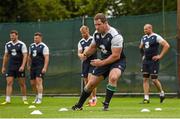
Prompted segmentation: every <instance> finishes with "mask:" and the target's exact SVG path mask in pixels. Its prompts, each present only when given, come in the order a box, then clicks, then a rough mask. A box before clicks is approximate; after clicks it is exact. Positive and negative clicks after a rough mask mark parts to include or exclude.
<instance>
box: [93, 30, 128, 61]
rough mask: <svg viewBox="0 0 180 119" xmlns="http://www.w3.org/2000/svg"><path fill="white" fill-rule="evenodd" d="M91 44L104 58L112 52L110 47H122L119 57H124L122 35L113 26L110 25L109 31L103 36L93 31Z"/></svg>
mask: <svg viewBox="0 0 180 119" xmlns="http://www.w3.org/2000/svg"><path fill="white" fill-rule="evenodd" d="M93 37H94V40H93V42H92V43H93V44H96V46H97V47H98V48H99V49H100V51H101V57H102V59H106V58H107V57H109V56H110V55H111V54H112V48H122V52H121V54H120V59H124V58H125V55H124V52H123V44H124V43H123V37H122V35H121V34H120V33H119V32H118V31H117V30H116V29H115V28H113V27H110V29H109V31H108V32H107V33H106V34H105V35H104V36H103V35H102V34H101V33H98V32H97V31H95V33H94V35H93Z"/></svg>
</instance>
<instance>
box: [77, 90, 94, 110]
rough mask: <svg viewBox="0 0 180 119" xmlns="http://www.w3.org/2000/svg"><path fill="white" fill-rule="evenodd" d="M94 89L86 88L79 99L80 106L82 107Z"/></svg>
mask: <svg viewBox="0 0 180 119" xmlns="http://www.w3.org/2000/svg"><path fill="white" fill-rule="evenodd" d="M91 92H92V91H88V90H87V89H85V88H84V90H83V92H82V94H81V97H80V99H79V102H78V103H77V105H78V107H82V106H83V104H84V102H85V101H86V99H87V98H88V97H89V96H90V95H91Z"/></svg>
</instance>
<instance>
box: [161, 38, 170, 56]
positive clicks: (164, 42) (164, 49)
mask: <svg viewBox="0 0 180 119" xmlns="http://www.w3.org/2000/svg"><path fill="white" fill-rule="evenodd" d="M160 44H161V45H162V47H163V49H162V50H161V53H160V54H159V56H160V59H161V58H162V57H163V56H164V54H166V52H167V51H168V49H169V47H170V45H169V43H168V42H167V41H166V40H163V41H162V42H160Z"/></svg>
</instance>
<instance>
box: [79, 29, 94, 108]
mask: <svg viewBox="0 0 180 119" xmlns="http://www.w3.org/2000/svg"><path fill="white" fill-rule="evenodd" d="M80 32H81V35H82V39H81V40H80V41H79V43H78V56H79V58H80V59H81V58H82V57H83V52H84V50H87V48H88V47H89V45H90V44H91V42H92V40H93V37H92V36H90V34H89V28H88V27H87V26H82V27H81V28H80ZM96 58H97V53H96V52H95V53H94V54H93V55H91V56H90V57H88V58H87V59H86V60H84V61H83V60H82V66H81V67H82V68H81V69H82V72H81V76H82V77H83V79H84V84H85V85H86V84H87V83H88V79H89V78H90V76H91V75H92V71H93V69H94V66H92V65H91V64H90V62H91V60H93V59H96ZM96 103H97V98H96V88H94V90H93V91H92V93H91V96H90V100H89V102H88V106H96Z"/></svg>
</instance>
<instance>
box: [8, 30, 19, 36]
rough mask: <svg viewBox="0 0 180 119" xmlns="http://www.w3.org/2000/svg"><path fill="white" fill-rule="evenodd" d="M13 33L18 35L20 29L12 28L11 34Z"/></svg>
mask: <svg viewBox="0 0 180 119" xmlns="http://www.w3.org/2000/svg"><path fill="white" fill-rule="evenodd" d="M13 33H14V34H16V35H18V31H17V30H11V32H10V34H13Z"/></svg>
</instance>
